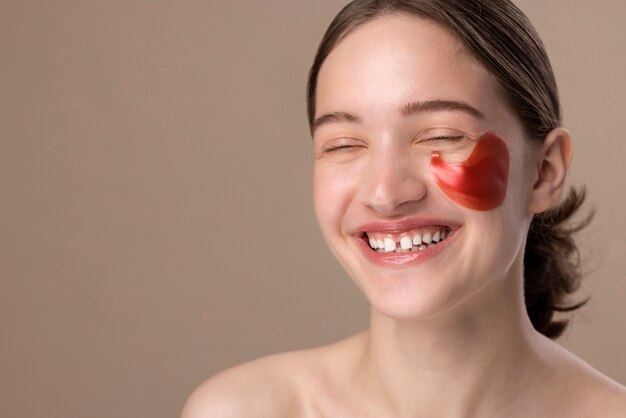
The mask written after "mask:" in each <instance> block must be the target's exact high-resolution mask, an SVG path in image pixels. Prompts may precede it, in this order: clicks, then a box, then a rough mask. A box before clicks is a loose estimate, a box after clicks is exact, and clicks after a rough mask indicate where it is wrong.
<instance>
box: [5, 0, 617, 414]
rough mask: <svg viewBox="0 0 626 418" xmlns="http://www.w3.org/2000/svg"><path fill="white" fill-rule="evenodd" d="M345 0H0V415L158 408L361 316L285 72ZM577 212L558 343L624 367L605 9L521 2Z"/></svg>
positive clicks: (297, 99)
mask: <svg viewBox="0 0 626 418" xmlns="http://www.w3.org/2000/svg"><path fill="white" fill-rule="evenodd" d="M343 4H344V1H343V0H324V1H315V2H310V1H293V0H280V1H277V0H273V1H267V2H266V1H254V0H247V1H244V0H235V1H233V0H229V1H226V0H219V1H218V0H208V1H207V0H204V1H179V2H174V1H155V0H141V1H119V0H116V1H97V2H96V1H90V2H85V1H44V0H41V1H19V0H14V1H10V0H9V1H8V0H0V69H1V71H0V106H1V107H0V330H1V338H0V350H1V352H0V354H1V355H0V416H2V417H15V418H27V417H28V418H31V417H32V418H35V417H49V418H53V417H63V418H68V417H72V418H73V417H76V418H78V417H173V416H177V415H178V413H179V411H180V409H181V407H182V405H183V402H184V400H185V399H186V397H187V395H188V394H189V393H190V391H191V390H192V389H193V388H194V387H195V386H196V385H198V384H199V383H200V382H201V381H202V380H203V379H204V378H206V377H207V376H209V375H211V374H213V373H215V372H216V371H218V370H220V369H223V368H225V367H228V366H230V365H233V364H236V363H240V362H242V361H245V360H248V359H252V358H255V357H258V356H262V355H265V354H269V353H273V352H277V351H283V350H291V349H297V348H304V347H310V346H314V345H319V344H324V343H327V342H330V341H333V340H336V339H339V338H342V337H344V336H347V335H349V334H351V333H354V332H357V331H359V330H361V329H363V328H364V327H366V325H367V305H366V303H365V301H364V299H363V298H362V296H361V295H360V294H359V293H358V291H357V290H356V288H355V287H354V286H353V285H352V283H351V282H350V281H349V279H347V278H346V277H345V276H344V274H343V273H342V271H341V270H340V269H339V267H338V266H337V265H336V264H335V262H334V260H333V259H332V257H331V256H330V254H329V252H328V251H327V250H326V248H325V245H324V244H323V242H322V239H321V235H320V234H319V233H318V230H317V226H316V224H315V220H314V215H313V211H312V201H311V187H310V171H311V155H310V152H311V149H310V139H309V136H308V131H307V126H306V119H305V101H304V91H305V82H306V73H307V71H308V68H309V65H310V64H311V61H312V58H313V53H314V50H315V48H316V47H317V43H318V41H319V40H320V38H321V36H322V33H323V31H324V29H325V28H326V26H327V24H328V23H329V22H330V20H331V18H332V17H333V16H334V14H335V13H336V12H337V11H338V10H339V9H340V7H341V6H342V5H343ZM518 4H519V5H520V6H521V8H522V9H523V10H525V11H526V12H527V13H528V14H529V15H530V17H531V18H532V19H533V20H534V22H535V23H536V26H537V27H538V29H539V31H540V32H541V34H542V35H543V37H544V40H545V42H546V44H547V48H548V50H549V53H550V54H551V57H552V60H553V64H554V67H555V70H556V73H557V78H558V80H559V83H560V88H561V92H562V99H563V106H564V110H565V118H566V125H567V126H568V127H569V128H570V129H571V130H572V132H573V134H574V137H575V146H576V158H575V162H574V167H573V173H572V177H571V178H572V181H573V183H575V184H583V183H585V184H587V185H588V187H589V191H590V200H591V201H592V202H593V203H594V205H595V206H596V207H597V209H598V216H597V219H596V222H595V223H594V226H593V228H591V229H589V230H588V231H587V232H586V233H585V234H584V236H583V238H584V242H583V258H584V259H585V260H586V261H589V262H588V263H587V264H586V266H587V269H588V270H590V274H589V276H588V278H587V280H586V282H585V287H584V290H583V295H587V294H591V295H592V301H591V303H590V304H589V305H588V307H587V308H586V309H584V311H582V312H581V313H579V314H577V315H575V323H574V326H573V327H572V328H571V331H570V332H568V334H567V336H566V337H565V338H564V339H562V343H563V344H564V345H565V346H567V347H569V348H570V349H571V350H572V351H574V352H575V353H577V354H579V355H580V356H582V357H583V358H584V359H586V360H587V361H589V362H590V363H591V364H592V365H594V366H595V367H597V368H599V369H600V370H602V371H603V372H605V373H607V374H608V375H610V376H612V377H613V378H615V379H617V380H618V381H620V382H622V383H626V361H624V353H626V331H625V328H624V319H625V315H626V306H625V305H626V304H625V303H624V302H625V300H626V280H625V278H624V271H626V257H624V253H625V249H626V223H625V222H624V220H625V219H626V217H625V215H624V213H625V212H626V199H625V197H624V193H623V190H624V180H623V178H624V177H625V176H626V164H624V156H625V155H626V153H625V149H626V139H625V132H626V117H624V112H625V109H626V103H625V102H626V54H625V52H626V51H625V49H626V48H625V47H624V40H625V39H626V25H624V24H623V21H624V18H626V2H623V1H622V0H613V1H611V0H599V1H595V2H589V1H586V0H558V1H557V0H551V1H549V2H546V1H539V0H524V1H521V0H520V1H519V2H518Z"/></svg>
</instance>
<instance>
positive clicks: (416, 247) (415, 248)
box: [370, 241, 441, 254]
mask: <svg viewBox="0 0 626 418" xmlns="http://www.w3.org/2000/svg"><path fill="white" fill-rule="evenodd" d="M439 242H441V241H439ZM439 242H437V243H435V242H433V243H432V244H428V245H424V244H422V245H414V246H413V247H411V248H410V249H407V250H403V249H402V248H400V247H398V248H396V249H395V250H393V251H385V250H384V249H383V248H378V249H377V250H375V251H376V252H378V253H383V254H391V253H408V252H410V251H423V250H425V249H426V248H430V247H432V246H434V245H437V244H439ZM370 248H371V247H370Z"/></svg>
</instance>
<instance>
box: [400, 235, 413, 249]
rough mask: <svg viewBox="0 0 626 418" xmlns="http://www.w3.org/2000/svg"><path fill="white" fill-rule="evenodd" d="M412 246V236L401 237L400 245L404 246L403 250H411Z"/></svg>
mask: <svg viewBox="0 0 626 418" xmlns="http://www.w3.org/2000/svg"><path fill="white" fill-rule="evenodd" d="M412 246H413V241H411V238H410V237H408V236H404V237H402V238H401V239H400V247H402V249H403V250H410V249H411V247H412Z"/></svg>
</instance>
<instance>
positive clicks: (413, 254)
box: [356, 230, 457, 267]
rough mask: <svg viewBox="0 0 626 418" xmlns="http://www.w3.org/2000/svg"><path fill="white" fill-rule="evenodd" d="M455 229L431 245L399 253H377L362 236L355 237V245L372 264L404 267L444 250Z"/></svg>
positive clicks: (452, 238)
mask: <svg viewBox="0 0 626 418" xmlns="http://www.w3.org/2000/svg"><path fill="white" fill-rule="evenodd" d="M456 234H457V230H455V231H453V232H451V233H450V235H448V236H447V237H446V239H444V240H443V241H441V242H439V243H438V244H436V245H433V246H432V247H427V248H425V249H423V250H421V251H406V252H401V253H379V252H378V251H375V250H372V248H371V247H370V246H369V244H368V243H367V242H366V241H365V239H363V238H357V239H356V240H357V245H358V246H359V248H360V249H361V252H362V253H363V255H365V257H366V258H367V259H368V260H369V261H371V262H372V263H374V264H377V265H379V266H383V267H406V266H407V265H414V264H420V263H424V262H426V261H428V260H430V259H432V258H433V257H436V256H437V255H439V253H441V252H442V251H444V250H445V249H446V248H447V247H448V246H449V245H450V243H451V242H452V240H454V238H456Z"/></svg>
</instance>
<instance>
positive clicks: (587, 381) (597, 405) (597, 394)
mask: <svg viewBox="0 0 626 418" xmlns="http://www.w3.org/2000/svg"><path fill="white" fill-rule="evenodd" d="M558 355H559V357H560V361H557V362H556V363H558V364H560V365H559V366H557V369H556V371H557V373H556V374H557V376H558V381H559V382H560V383H559V384H558V385H557V386H558V387H559V390H560V395H559V396H558V397H557V400H559V401H561V404H562V405H569V406H570V407H571V410H570V411H568V414H567V416H572V417H578V416H580V417H592V418H593V417H598V418H600V417H601V418H618V417H619V418H622V417H626V387H625V386H623V385H621V384H619V383H618V382H616V381H615V380H613V379H611V378H610V377H608V376H606V375H604V374H602V373H600V372H599V371H598V370H596V369H594V368H593V367H591V366H590V365H589V364H587V363H586V362H584V361H583V360H581V359H580V358H578V357H576V356H575V355H573V354H572V353H570V352H568V351H567V350H565V349H562V348H560V349H559V353H558Z"/></svg>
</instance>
